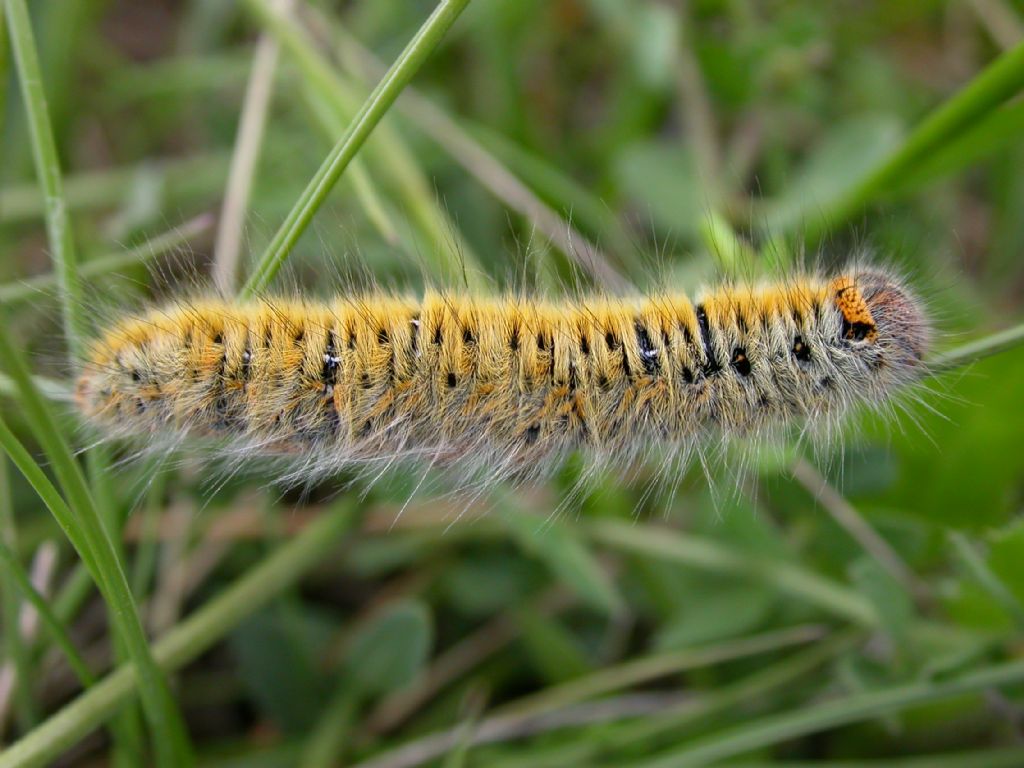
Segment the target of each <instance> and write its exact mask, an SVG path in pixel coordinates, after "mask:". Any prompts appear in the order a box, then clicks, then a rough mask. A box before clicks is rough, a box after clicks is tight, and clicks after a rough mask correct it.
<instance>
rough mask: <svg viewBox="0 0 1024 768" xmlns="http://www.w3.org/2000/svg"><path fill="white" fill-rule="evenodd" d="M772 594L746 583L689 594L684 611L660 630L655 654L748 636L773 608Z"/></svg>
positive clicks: (773, 595) (722, 585) (714, 587)
mask: <svg viewBox="0 0 1024 768" xmlns="http://www.w3.org/2000/svg"><path fill="white" fill-rule="evenodd" d="M775 602H776V593H775V592H774V591H773V590H770V589H766V588H762V587H759V586H757V585H751V584H747V583H735V584H720V585H714V584H713V583H712V584H711V585H709V586H708V587H706V588H704V589H701V590H699V591H691V592H690V593H689V599H687V600H686V603H687V605H686V607H685V608H684V609H683V610H682V611H680V613H679V614H678V615H677V616H675V617H673V618H670V619H669V621H668V622H667V623H666V624H665V625H664V626H663V627H662V628H661V629H660V630H659V632H658V634H657V636H656V639H655V642H654V645H655V647H656V648H657V649H658V650H662V651H665V650H672V649H678V648H688V647H690V646H694V645H701V644H703V643H709V642H713V641H716V640H726V639H729V638H733V637H738V636H740V635H742V634H744V633H749V632H751V631H753V630H754V629H756V628H757V627H758V626H760V625H761V624H762V623H763V622H764V620H765V619H766V618H767V617H768V616H769V614H770V613H771V610H772V608H773V607H774V606H775Z"/></svg>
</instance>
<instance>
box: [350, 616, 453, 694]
mask: <svg viewBox="0 0 1024 768" xmlns="http://www.w3.org/2000/svg"><path fill="white" fill-rule="evenodd" d="M433 634H434V630H433V622H432V621H431V618H430V611H429V609H428V608H427V606H426V605H424V604H423V603H421V602H419V601H416V600H408V601H404V602H401V603H398V604H396V605H393V606H391V607H390V608H388V609H387V610H386V611H384V612H383V613H381V614H380V615H378V616H376V617H374V618H373V619H371V620H370V622H369V623H368V624H367V625H366V626H364V627H363V628H362V629H361V630H360V631H359V633H358V634H356V636H355V637H354V638H353V640H352V645H351V647H350V648H349V653H348V658H347V660H346V664H345V668H346V671H347V673H348V675H349V676H350V677H351V678H352V679H353V680H354V681H355V684H356V685H357V686H358V687H359V689H360V690H361V691H362V692H363V693H364V694H365V695H368V696H379V695H382V694H385V693H389V692H391V691H394V690H398V689H399V688H403V687H405V686H406V685H408V684H409V683H410V682H412V680H413V679H414V678H415V677H416V674H417V673H418V672H419V671H420V669H421V668H422V667H423V665H424V664H425V663H426V661H427V658H428V656H429V654H430V647H431V644H432V642H433Z"/></svg>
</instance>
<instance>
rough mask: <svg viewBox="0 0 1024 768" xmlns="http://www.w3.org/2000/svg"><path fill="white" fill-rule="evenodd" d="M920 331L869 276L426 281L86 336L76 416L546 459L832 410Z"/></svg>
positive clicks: (915, 360) (255, 442)
mask: <svg viewBox="0 0 1024 768" xmlns="http://www.w3.org/2000/svg"><path fill="white" fill-rule="evenodd" d="M927 334H928V329H927V326H926V324H925V321H924V320H923V315H922V314H921V313H920V311H919V309H918V306H917V304H916V302H915V301H914V300H913V299H912V298H911V297H910V296H909V294H907V293H906V291H905V290H904V289H903V288H902V286H901V285H899V284H898V282H897V281H896V280H895V279H894V278H892V277H891V276H888V275H885V274H883V273H881V272H877V271H871V272H866V273H863V274H859V275H858V274H846V275H841V276H839V277H837V278H834V279H832V280H828V279H818V278H814V277H809V278H806V279H799V280H793V281H790V282H787V283H781V284H776V285H766V286H745V287H735V286H734V287H729V288H721V289H718V290H715V291H711V292H709V293H707V294H705V295H704V296H703V297H702V298H701V299H700V300H699V301H698V302H696V303H695V302H692V301H691V300H690V299H688V298H687V297H685V296H681V295H675V296H672V295H665V296H649V297H643V298H636V299H622V298H609V297H595V298H593V299H586V298H583V299H579V300H575V301H564V302H558V303H553V302H543V301H532V300H528V299H523V298H518V297H496V298H495V297H491V298H487V297H474V296H460V295H455V294H451V293H449V294H439V293H430V294H428V295H426V296H425V297H424V298H423V299H422V300H414V299H410V298H396V297H392V296H388V295H383V294H367V295H362V296H353V297H339V298H335V299H334V300H331V301H326V302H305V301H290V300H284V299H282V300H258V301H253V302H249V303H241V304H238V303H231V302H225V301H219V300H210V301H196V302H191V303H179V304H175V305H170V306H168V307H164V308H160V309H155V310H151V311H149V312H147V313H145V314H143V315H141V316H137V317H134V318H129V319H125V320H123V321H121V322H119V323H117V324H116V325H114V326H113V327H112V328H110V329H109V330H108V331H107V332H106V333H105V335H103V336H102V337H101V338H99V339H98V340H97V341H96V343H95V344H94V346H93V350H92V355H91V357H90V359H89V361H88V362H87V364H86V366H85V370H84V372H83V375H82V378H81V379H80V382H79V388H78V393H79V394H78V396H79V403H80V407H81V408H82V410H83V411H84V412H85V413H86V415H88V416H89V417H91V418H92V419H93V420H95V421H96V422H99V423H101V424H104V425H106V426H108V427H110V428H112V429H113V430H114V431H121V432H125V433H131V434H153V435H159V434H162V433H167V432H172V433H174V434H182V435H184V434H189V433H192V434H203V435H225V436H228V437H230V438H233V439H236V440H237V441H238V442H237V446H238V448H239V450H241V451H256V452H260V453H266V454H276V455H287V456H293V457H299V458H300V459H301V460H304V461H305V462H306V464H307V465H308V466H309V468H310V470H311V471H316V470H330V469H334V468H337V467H340V466H344V465H346V464H350V463H359V462H363V463H373V462H390V461H392V460H394V459H395V458H403V457H412V458H418V459H421V460H423V461H426V462H430V463H439V464H446V465H452V464H456V465H457V464H460V463H465V464H466V466H467V467H469V466H472V467H475V468H479V467H481V466H485V465H489V466H490V467H491V468H492V469H493V471H494V472H495V473H496V474H499V475H500V474H506V475H510V474H523V473H526V474H530V473H533V472H541V471H543V470H545V469H548V468H550V465H551V460H552V458H554V457H555V456H556V455H558V454H562V453H565V452H566V451H569V450H572V449H576V448H589V449H592V450H594V451H596V452H599V453H601V454H603V455H604V456H606V457H612V458H613V459H614V458H619V457H621V459H622V461H623V462H626V461H629V460H631V459H632V458H633V457H634V456H636V455H637V454H638V453H641V452H643V451H645V450H647V449H648V448H650V447H651V446H652V445H655V444H659V443H668V444H673V443H674V444H677V445H679V446H680V447H681V448H683V449H687V448H689V447H692V445H693V443H694V442H695V441H696V440H699V439H702V438H703V437H705V436H707V435H709V434H718V433H727V434H751V433H757V432H758V431H760V430H763V429H770V428H772V427H773V426H775V425H781V424H785V423H790V422H794V421H795V422H802V421H805V420H807V419H814V418H816V417H821V416H827V415H834V414H836V413H838V412H840V411H842V410H843V409H845V408H846V407H847V406H848V405H850V404H851V403H854V402H856V401H860V400H869V401H871V400H876V399H879V398H884V397H886V396H887V395H888V394H890V393H891V390H892V388H893V386H894V385H897V384H899V383H902V382H903V381H905V380H907V379H908V378H910V377H911V376H912V375H913V373H914V369H915V367H916V366H917V365H918V364H919V362H920V359H921V355H922V354H923V350H924V346H925V344H926V341H927Z"/></svg>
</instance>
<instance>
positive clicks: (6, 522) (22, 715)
mask: <svg viewBox="0 0 1024 768" xmlns="http://www.w3.org/2000/svg"><path fill="white" fill-rule="evenodd" d="M2 19H3V14H0V20H2ZM0 26H2V25H0ZM0 31H2V30H0ZM0 55H2V51H0ZM17 541H18V530H17V521H16V520H15V517H14V503H13V500H12V498H11V484H10V470H9V468H8V465H7V460H6V459H5V458H3V457H2V456H0V553H2V552H10V551H11V550H12V549H15V548H16V547H17ZM7 565H8V567H7V569H6V571H7V574H6V576H5V577H4V578H0V597H2V598H3V610H2V613H0V618H2V619H3V639H4V646H3V647H4V654H5V655H6V656H7V658H8V659H10V661H11V663H12V664H13V666H14V671H15V675H16V679H15V683H16V685H17V688H16V689H15V705H16V707H17V709H18V717H19V719H20V720H21V722H22V725H23V726H24V725H25V724H29V725H32V724H34V722H33V721H34V719H35V712H34V709H35V708H34V705H33V703H32V696H31V693H30V688H29V685H28V684H27V682H26V681H29V680H32V679H33V676H32V658H31V656H30V655H29V653H28V648H27V647H26V643H25V641H24V639H23V638H22V636H21V600H20V598H19V590H18V584H19V577H20V576H21V575H23V574H24V569H22V567H21V563H19V562H18V561H17V559H16V558H13V559H12V560H11V561H10V562H9V563H8V564H7ZM25 578H26V579H27V578H28V576H25Z"/></svg>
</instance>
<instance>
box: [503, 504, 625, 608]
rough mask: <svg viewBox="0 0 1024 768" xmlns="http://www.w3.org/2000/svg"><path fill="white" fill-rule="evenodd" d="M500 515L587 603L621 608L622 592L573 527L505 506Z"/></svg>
mask: <svg viewBox="0 0 1024 768" xmlns="http://www.w3.org/2000/svg"><path fill="white" fill-rule="evenodd" d="M501 518H502V520H503V521H504V523H505V525H506V527H507V528H508V530H509V532H510V533H511V534H512V537H513V538H514V539H515V540H516V542H517V543H518V544H519V546H520V547H522V548H523V550H524V551H526V552H528V553H530V554H532V555H533V556H534V557H536V558H538V559H539V560H541V561H542V562H544V563H545V564H546V565H547V566H548V568H549V569H550V570H551V572H552V573H553V574H555V576H556V577H558V579H559V580H560V581H561V582H563V583H564V584H565V585H566V586H567V587H569V588H570V589H572V590H573V591H574V592H576V594H578V595H579V596H580V598H582V599H583V600H584V601H585V602H586V603H587V604H588V605H590V606H591V607H593V608H595V609H597V610H599V611H601V612H602V613H605V614H609V615H610V614H614V613H617V612H619V611H620V610H621V609H622V607H623V605H624V602H623V600H622V596H621V595H620V594H619V593H618V590H617V589H616V588H615V585H614V584H613V583H612V581H611V579H609V578H608V575H607V573H605V570H604V569H603V568H602V567H601V564H600V563H598V561H597V559H596V558H595V557H594V554H593V553H592V552H591V551H590V550H589V549H588V548H587V547H586V545H585V544H584V543H583V542H582V541H581V539H580V536H579V534H578V532H577V531H576V530H575V529H574V528H572V527H571V526H569V525H566V524H564V523H562V522H560V521H555V520H552V521H549V522H545V521H543V520H541V519H540V518H539V517H537V516H535V515H531V514H529V513H525V512H523V511H521V510H503V511H502V514H501Z"/></svg>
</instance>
